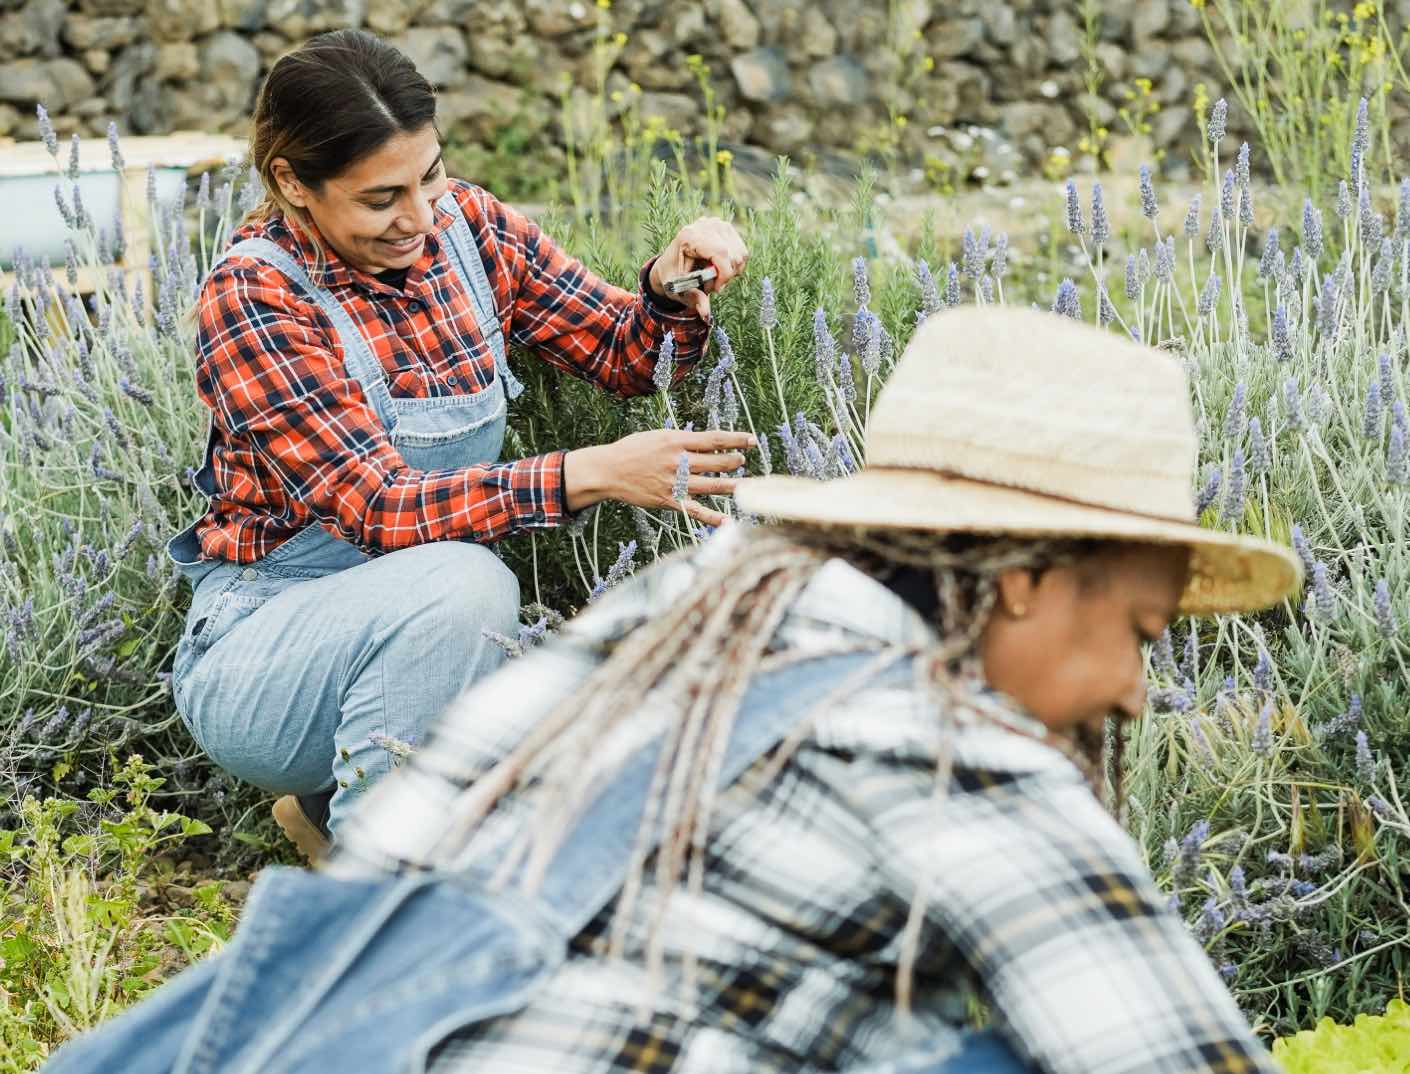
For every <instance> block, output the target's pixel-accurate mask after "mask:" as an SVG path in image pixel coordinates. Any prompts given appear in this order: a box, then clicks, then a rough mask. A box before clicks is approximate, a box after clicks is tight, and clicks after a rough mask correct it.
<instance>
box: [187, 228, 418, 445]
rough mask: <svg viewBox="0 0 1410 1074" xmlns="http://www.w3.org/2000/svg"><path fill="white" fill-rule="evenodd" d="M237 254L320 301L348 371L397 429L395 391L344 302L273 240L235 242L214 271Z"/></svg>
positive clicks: (389, 428)
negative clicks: (266, 267)
mask: <svg viewBox="0 0 1410 1074" xmlns="http://www.w3.org/2000/svg"><path fill="white" fill-rule="evenodd" d="M235 256H242V257H252V258H254V259H255V260H257V261H264V262H267V263H268V264H271V265H273V266H274V267H275V268H277V269H278V270H279V271H280V272H282V273H283V274H284V275H285V276H287V277H288V278H289V280H290V281H291V282H292V283H293V284H294V286H295V287H297V288H298V289H299V290H300V291H302V292H303V293H304V295H305V296H306V297H308V298H309V299H311V300H313V301H314V302H316V303H317V304H318V306H319V308H320V309H322V310H323V313H324V315H325V316H326V317H327V318H328V320H329V321H331V322H332V324H333V331H334V332H335V333H337V336H338V340H339V342H341V343H342V346H343V359H344V361H345V363H346V367H347V371H348V373H350V374H351V375H352V377H353V379H355V380H356V381H357V382H358V384H360V385H361V386H362V391H363V394H365V395H366V396H367V398H368V401H369V402H371V404H372V409H373V410H374V411H376V413H377V417H378V419H379V420H380V421H381V422H382V425H383V426H384V427H385V428H386V429H387V431H388V432H389V433H390V432H392V431H393V430H395V428H396V424H397V416H396V411H395V410H394V409H393V407H392V393H391V391H390V390H389V389H388V388H387V382H386V380H385V378H384V377H383V375H382V364H381V363H380V362H378V361H377V356H376V355H374V354H373V353H372V348H371V347H370V346H369V345H368V342H367V338H366V337H365V336H364V335H363V334H362V332H361V331H360V330H359V329H358V327H357V325H355V324H354V323H353V319H352V317H350V316H349V315H348V311H347V310H345V309H344V308H343V304H342V303H341V302H339V301H338V300H337V299H336V298H334V297H333V296H332V295H331V294H330V293H329V292H328V291H326V290H324V289H323V288H321V287H318V286H315V284H314V282H313V281H312V280H310V279H309V277H308V273H307V272H305V271H304V267H303V266H302V265H301V264H299V262H298V260H297V259H296V258H295V257H293V256H292V255H291V254H290V253H289V252H288V251H287V250H285V249H284V248H283V247H282V246H280V245H279V244H278V243H276V242H273V241H271V240H270V239H243V240H241V241H240V242H237V243H235V245H233V246H231V247H230V248H228V249H227V250H226V251H225V252H224V253H223V254H221V255H220V256H219V257H218V258H216V260H215V261H214V262H212V263H211V271H212V272H214V271H215V267H216V265H218V264H220V262H222V261H224V260H225V259H226V258H227V257H235Z"/></svg>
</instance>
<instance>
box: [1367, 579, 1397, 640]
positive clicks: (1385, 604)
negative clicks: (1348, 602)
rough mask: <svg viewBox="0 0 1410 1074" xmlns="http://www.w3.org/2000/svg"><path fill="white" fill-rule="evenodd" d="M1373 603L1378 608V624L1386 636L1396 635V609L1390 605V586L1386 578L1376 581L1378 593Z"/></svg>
mask: <svg viewBox="0 0 1410 1074" xmlns="http://www.w3.org/2000/svg"><path fill="white" fill-rule="evenodd" d="M1372 603H1373V604H1374V605H1375V609H1376V626H1378V627H1379V628H1380V631H1381V633H1382V634H1384V635H1385V636H1386V637H1388V638H1391V637H1394V636H1395V611H1394V610H1393V609H1392V608H1391V606H1390V586H1389V585H1387V584H1386V580H1385V579H1384V578H1382V579H1381V580H1380V581H1378V582H1377V583H1376V593H1375V597H1374V598H1373V600H1372Z"/></svg>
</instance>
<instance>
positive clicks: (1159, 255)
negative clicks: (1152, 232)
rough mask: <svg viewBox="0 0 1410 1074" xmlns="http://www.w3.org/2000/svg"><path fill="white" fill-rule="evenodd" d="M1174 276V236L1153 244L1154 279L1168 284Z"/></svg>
mask: <svg viewBox="0 0 1410 1074" xmlns="http://www.w3.org/2000/svg"><path fill="white" fill-rule="evenodd" d="M1174 276H1175V236H1174V235H1168V236H1166V238H1165V241H1164V242H1158V243H1156V244H1155V278H1156V279H1157V280H1160V281H1162V282H1165V283H1169V282H1170V280H1172V279H1173V278H1174Z"/></svg>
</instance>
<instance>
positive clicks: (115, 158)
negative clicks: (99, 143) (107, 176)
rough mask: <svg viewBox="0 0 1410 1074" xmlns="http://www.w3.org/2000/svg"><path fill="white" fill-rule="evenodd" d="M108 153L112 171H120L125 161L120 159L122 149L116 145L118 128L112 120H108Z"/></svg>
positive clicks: (123, 167) (124, 166) (125, 163)
mask: <svg viewBox="0 0 1410 1074" xmlns="http://www.w3.org/2000/svg"><path fill="white" fill-rule="evenodd" d="M108 153H109V155H110V156H111V158H112V165H113V171H115V172H118V173H121V172H122V171H123V170H124V169H125V168H126V167H127V162H126V161H124V160H123V159H122V149H121V148H120V147H119V146H118V128H117V124H116V123H114V122H113V121H112V120H108Z"/></svg>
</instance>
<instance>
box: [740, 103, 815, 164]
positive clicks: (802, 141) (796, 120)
mask: <svg viewBox="0 0 1410 1074" xmlns="http://www.w3.org/2000/svg"><path fill="white" fill-rule="evenodd" d="M812 134H813V121H812V119H811V118H810V117H809V116H808V113H807V112H806V111H805V110H804V109H803V108H801V107H800V106H798V105H796V104H785V105H779V106H777V107H775V108H770V109H768V110H766V111H765V112H763V113H762V114H761V115H759V117H758V118H757V119H755V121H754V137H755V138H757V139H758V140H759V142H760V143H762V144H763V145H764V147H765V148H767V149H772V150H773V151H774V152H775V153H794V152H797V151H798V150H799V149H802V148H804V147H805V146H807V145H808V140H809V139H810V138H811V137H812Z"/></svg>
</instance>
